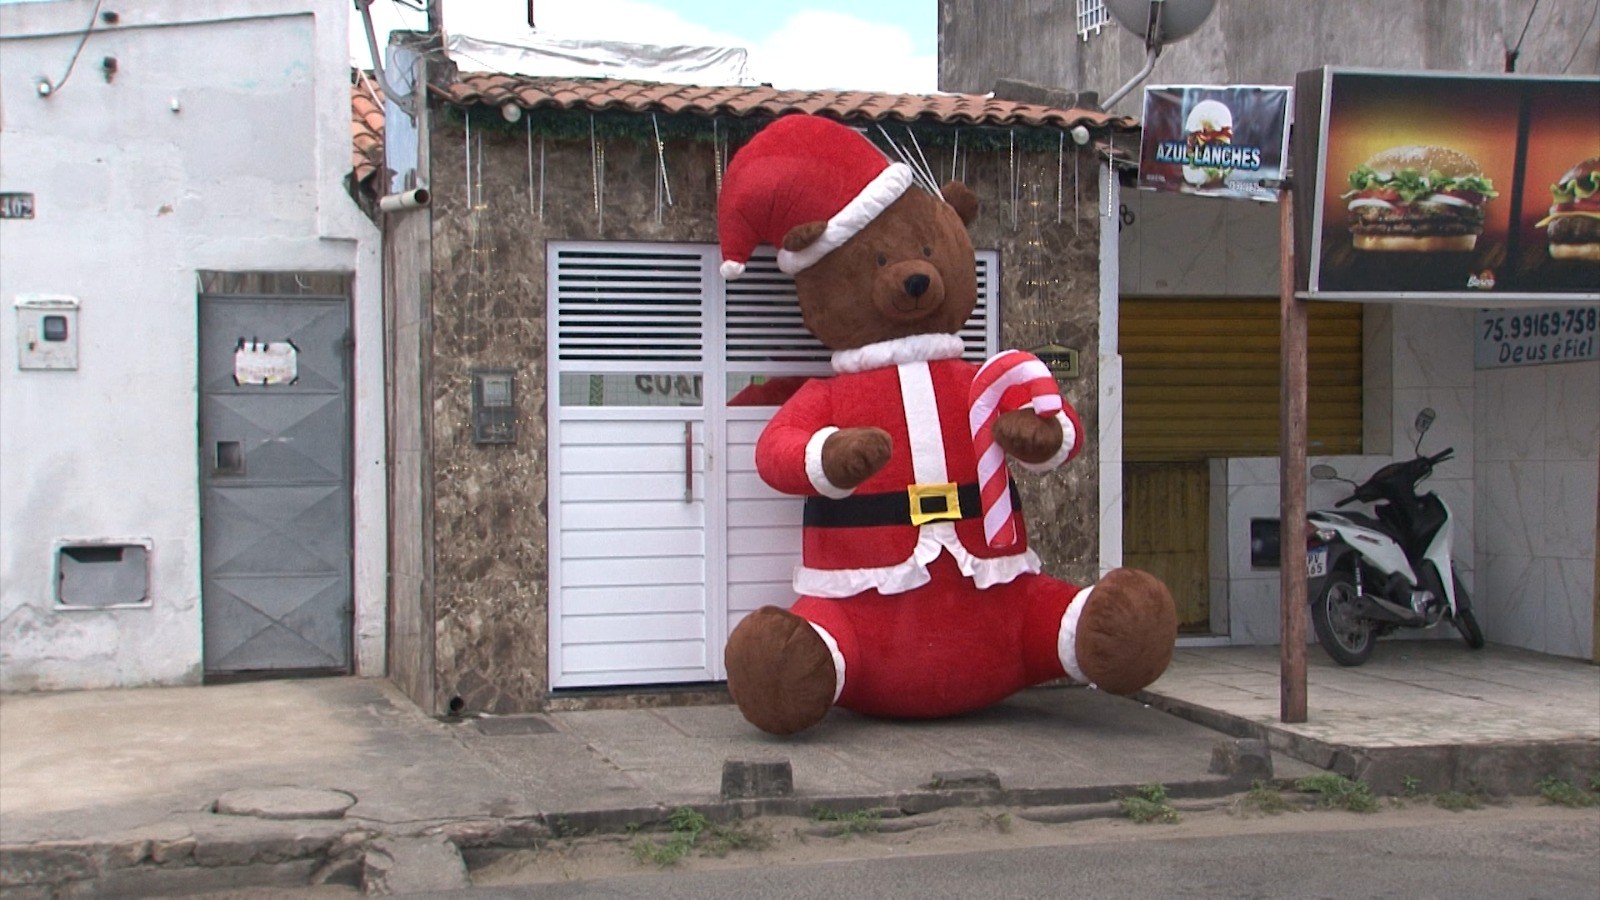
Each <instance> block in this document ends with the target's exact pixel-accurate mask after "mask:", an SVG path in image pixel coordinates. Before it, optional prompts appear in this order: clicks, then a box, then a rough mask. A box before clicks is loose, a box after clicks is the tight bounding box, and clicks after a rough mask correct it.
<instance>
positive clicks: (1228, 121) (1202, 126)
mask: <svg viewBox="0 0 1600 900" xmlns="http://www.w3.org/2000/svg"><path fill="white" fill-rule="evenodd" d="M1183 137H1184V143H1185V144H1186V145H1187V146H1188V158H1189V159H1190V160H1197V159H1202V158H1203V157H1205V156H1206V155H1207V154H1206V152H1205V150H1204V148H1205V147H1211V146H1216V145H1219V144H1232V143H1233V112H1232V110H1229V109H1228V107H1226V106H1224V105H1222V104H1221V103H1219V102H1217V101H1216V100H1202V101H1200V102H1199V103H1196V104H1195V105H1194V109H1191V110H1189V116H1188V118H1186V119H1184V121H1183ZM1227 178H1228V170H1227V169H1226V168H1221V167H1217V166H1207V165H1204V164H1202V165H1185V166H1184V167H1183V180H1184V181H1186V182H1188V183H1189V184H1191V185H1194V186H1195V187H1197V188H1214V187H1221V186H1222V183H1223V182H1224V181H1226V180H1227Z"/></svg>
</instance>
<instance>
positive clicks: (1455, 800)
mask: <svg viewBox="0 0 1600 900" xmlns="http://www.w3.org/2000/svg"><path fill="white" fill-rule="evenodd" d="M1433 805H1434V806H1437V807H1439V808H1440V809H1448V810H1450V811H1451V812H1461V811H1462V810H1464V809H1483V804H1482V803H1479V802H1478V795H1477V794H1469V793H1464V792H1462V791H1440V792H1439V793H1437V794H1434V795H1433Z"/></svg>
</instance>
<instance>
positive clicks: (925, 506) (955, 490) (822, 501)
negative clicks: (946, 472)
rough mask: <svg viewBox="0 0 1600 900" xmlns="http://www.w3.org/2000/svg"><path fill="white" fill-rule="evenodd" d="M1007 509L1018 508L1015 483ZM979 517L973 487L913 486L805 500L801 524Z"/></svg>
mask: <svg viewBox="0 0 1600 900" xmlns="http://www.w3.org/2000/svg"><path fill="white" fill-rule="evenodd" d="M952 500H954V501H955V502H954V504H952V503H951V501H952ZM1011 506H1012V509H1021V508H1022V499H1021V497H1019V496H1018V494H1017V486H1016V484H1015V483H1013V484H1012V485H1011ZM914 513H915V518H913V514H914ZM982 516H983V500H982V496H981V495H980V494H979V492H978V486H977V485H976V484H961V485H956V484H913V485H911V486H909V487H907V488H906V489H905V490H903V491H890V492H887V493H882V494H852V495H850V496H848V497H841V498H838V499H834V498H832V497H807V498H806V511H805V518H804V521H805V524H806V527H808V528H871V527H875V526H880V525H924V524H927V523H928V522H942V521H954V520H957V519H978V518H982Z"/></svg>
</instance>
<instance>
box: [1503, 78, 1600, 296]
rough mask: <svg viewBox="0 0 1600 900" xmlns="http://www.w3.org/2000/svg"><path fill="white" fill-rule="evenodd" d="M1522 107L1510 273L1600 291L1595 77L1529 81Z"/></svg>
mask: <svg viewBox="0 0 1600 900" xmlns="http://www.w3.org/2000/svg"><path fill="white" fill-rule="evenodd" d="M1527 107H1528V110H1527V115H1526V117H1525V121H1526V123H1527V129H1528V136H1527V141H1526V143H1525V144H1524V151H1523V152H1524V162H1523V166H1524V171H1523V182H1522V193H1521V196H1520V200H1519V204H1518V208H1517V211H1516V224H1517V228H1516V230H1515V232H1514V234H1513V239H1514V240H1513V256H1512V262H1513V263H1514V266H1513V274H1514V276H1515V278H1516V279H1517V280H1518V281H1519V282H1521V283H1524V284H1536V285H1540V286H1542V287H1545V288H1548V289H1552V290H1558V291H1565V292H1579V293H1590V294H1593V293H1600V80H1590V81H1587V82H1580V83H1575V84H1573V83H1567V84H1561V85H1550V86H1546V85H1538V86H1535V87H1533V88H1531V89H1530V90H1529V92H1528V100H1527Z"/></svg>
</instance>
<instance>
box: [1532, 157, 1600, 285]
mask: <svg viewBox="0 0 1600 900" xmlns="http://www.w3.org/2000/svg"><path fill="white" fill-rule="evenodd" d="M1550 195H1551V201H1550V215H1548V216H1545V217H1544V218H1543V219H1541V220H1540V221H1539V224H1538V225H1537V226H1535V227H1537V228H1545V227H1548V228H1549V229H1550V231H1549V239H1550V256H1551V258H1553V259H1584V260H1589V261H1590V262H1600V156H1591V157H1589V158H1588V159H1586V160H1583V161H1582V162H1580V163H1578V164H1577V165H1575V166H1573V167H1572V168H1570V169H1568V170H1567V172H1566V174H1565V175H1562V176H1561V178H1560V180H1558V181H1557V182H1556V183H1555V184H1553V185H1551V186H1550Z"/></svg>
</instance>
